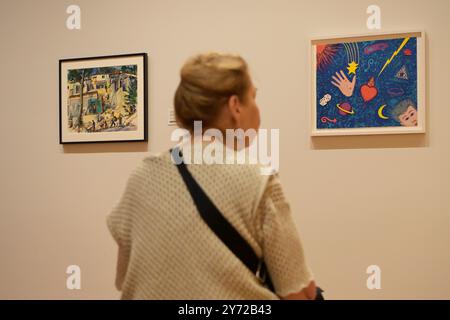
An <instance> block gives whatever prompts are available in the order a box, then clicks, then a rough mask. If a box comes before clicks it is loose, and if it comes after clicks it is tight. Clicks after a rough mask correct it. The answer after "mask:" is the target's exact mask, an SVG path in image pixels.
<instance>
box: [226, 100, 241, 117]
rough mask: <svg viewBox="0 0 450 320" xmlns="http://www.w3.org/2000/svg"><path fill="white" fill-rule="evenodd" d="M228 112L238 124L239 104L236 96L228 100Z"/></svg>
mask: <svg viewBox="0 0 450 320" xmlns="http://www.w3.org/2000/svg"><path fill="white" fill-rule="evenodd" d="M227 107H228V111H229V112H230V115H231V117H232V118H233V120H234V121H235V122H237V123H238V122H239V119H240V116H241V104H240V101H239V97H238V96H237V95H232V96H231V97H230V98H229V99H228V105H227Z"/></svg>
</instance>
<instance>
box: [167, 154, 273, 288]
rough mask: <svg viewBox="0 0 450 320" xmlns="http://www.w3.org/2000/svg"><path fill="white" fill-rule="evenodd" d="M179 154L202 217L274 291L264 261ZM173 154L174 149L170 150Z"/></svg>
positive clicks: (183, 176)
mask: <svg viewBox="0 0 450 320" xmlns="http://www.w3.org/2000/svg"><path fill="white" fill-rule="evenodd" d="M174 151H175V152H178V155H179V159H180V160H181V162H180V163H179V164H177V165H176V167H177V169H178V171H179V173H180V174H181V176H182V178H183V181H184V183H185V184H186V187H187V189H188V190H189V193H190V194H191V197H192V199H193V201H194V203H195V206H196V207H197V210H198V212H199V213H200V216H201V217H202V218H203V220H204V221H205V222H206V224H207V225H208V226H209V227H210V228H211V230H212V231H213V232H214V233H215V234H216V235H217V236H218V237H219V239H220V240H222V242H223V243H224V244H225V245H226V246H227V247H228V248H229V249H230V250H231V252H233V253H234V254H235V255H236V256H237V257H238V258H239V259H240V260H241V261H242V262H243V263H244V264H245V265H246V266H247V268H249V269H250V270H251V271H252V272H253V273H254V274H256V276H257V277H258V278H260V279H261V281H262V282H263V283H265V285H266V286H267V287H268V288H269V289H271V290H273V284H272V281H271V279H270V276H269V274H268V272H267V268H266V265H265V264H264V261H262V260H261V259H259V258H258V256H257V255H256V254H255V252H254V251H253V248H252V247H251V246H250V245H249V244H248V243H247V241H246V240H245V239H244V238H243V237H242V236H241V235H240V234H239V232H237V231H236V229H234V227H233V226H232V225H231V224H230V223H229V222H228V220H227V219H226V218H225V217H224V216H223V215H222V213H221V212H220V211H219V209H217V207H216V206H215V205H214V203H213V202H212V201H211V200H210V199H209V197H208V196H207V195H206V193H205V192H204V191H203V189H202V188H201V187H200V185H199V184H198V183H197V181H195V179H194V177H193V176H192V175H191V173H190V172H189V170H188V169H187V167H186V165H185V164H184V162H183V160H182V159H183V158H182V156H183V155H182V153H181V150H179V149H178V148H177V149H174ZM170 152H171V154H173V152H172V149H170Z"/></svg>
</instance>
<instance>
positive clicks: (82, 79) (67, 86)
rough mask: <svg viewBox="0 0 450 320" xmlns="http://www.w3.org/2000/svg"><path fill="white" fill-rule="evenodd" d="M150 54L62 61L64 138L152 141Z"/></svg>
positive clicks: (76, 140)
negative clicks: (148, 61) (148, 68)
mask: <svg viewBox="0 0 450 320" xmlns="http://www.w3.org/2000/svg"><path fill="white" fill-rule="evenodd" d="M146 74H147V53H131V54H122V55H114V56H101V57H83V58H69V59H61V60H59V96H60V99H59V142H60V144H65V143H92V142H130V141H147V123H148V122H147V84H146V82H147V75H146Z"/></svg>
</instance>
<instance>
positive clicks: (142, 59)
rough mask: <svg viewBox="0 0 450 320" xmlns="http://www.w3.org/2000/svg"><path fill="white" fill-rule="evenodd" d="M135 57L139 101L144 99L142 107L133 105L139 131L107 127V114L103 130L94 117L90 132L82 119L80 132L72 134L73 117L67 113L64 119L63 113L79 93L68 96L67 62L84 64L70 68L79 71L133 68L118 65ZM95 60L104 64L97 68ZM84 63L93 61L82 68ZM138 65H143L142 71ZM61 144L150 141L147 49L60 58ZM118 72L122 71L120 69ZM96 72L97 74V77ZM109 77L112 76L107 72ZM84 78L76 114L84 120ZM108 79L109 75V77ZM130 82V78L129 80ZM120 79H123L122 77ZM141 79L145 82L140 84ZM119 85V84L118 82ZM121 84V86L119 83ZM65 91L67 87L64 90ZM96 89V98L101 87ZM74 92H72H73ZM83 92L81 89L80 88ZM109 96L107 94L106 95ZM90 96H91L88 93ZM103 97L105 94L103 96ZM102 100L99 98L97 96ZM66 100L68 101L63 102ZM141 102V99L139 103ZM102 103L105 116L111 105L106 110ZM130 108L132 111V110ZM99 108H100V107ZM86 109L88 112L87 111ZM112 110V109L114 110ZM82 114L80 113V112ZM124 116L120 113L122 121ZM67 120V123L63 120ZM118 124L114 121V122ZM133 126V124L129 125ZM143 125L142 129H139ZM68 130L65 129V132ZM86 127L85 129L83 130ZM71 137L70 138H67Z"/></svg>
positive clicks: (105, 89)
mask: <svg viewBox="0 0 450 320" xmlns="http://www.w3.org/2000/svg"><path fill="white" fill-rule="evenodd" d="M108 60H110V61H111V63H110V64H109V63H105V62H107V61H108ZM134 60H136V61H137V62H138V63H137V65H136V76H135V77H136V80H135V82H136V96H137V99H138V101H139V102H141V104H142V106H140V105H138V106H134V108H133V107H130V108H131V109H134V113H133V115H134V114H136V118H138V121H139V124H138V125H137V126H136V127H137V128H138V129H137V130H136V131H137V132H136V133H134V132H132V133H130V132H131V130H128V129H129V128H124V127H121V128H120V129H123V131H120V130H119V131H116V130H114V131H111V130H109V132H107V131H108V129H112V127H110V128H108V127H107V123H108V121H107V119H106V115H105V116H104V118H105V119H103V120H104V123H101V124H102V125H105V126H106V127H105V130H104V131H101V130H97V131H96V128H95V127H96V126H95V120H93V122H94V124H93V125H92V126H91V127H90V129H91V131H89V127H86V126H85V125H84V124H83V120H81V121H80V123H77V129H78V128H80V130H81V132H75V133H73V132H72V133H70V132H69V131H68V128H67V126H68V123H69V122H70V117H69V116H67V119H66V118H65V116H64V114H67V113H68V112H69V111H68V110H70V105H69V103H68V101H69V100H68V99H65V98H68V97H75V98H76V96H77V95H76V94H75V95H73V96H69V91H70V90H69V86H68V83H69V80H68V78H69V69H68V67H67V66H68V65H79V66H81V68H75V69H70V71H73V70H75V71H78V70H91V69H100V68H118V67H132V65H121V64H117V62H118V61H134ZM95 61H99V62H100V64H101V66H97V67H92V62H95ZM114 61H117V62H116V63H114ZM83 62H90V64H89V67H83ZM139 66H141V67H142V70H140V68H139ZM58 70H59V143H60V144H63V145H64V144H82V143H109V142H147V141H148V76H147V72H148V54H147V53H145V52H142V53H128V54H119V55H107V56H93V57H81V58H67V59H60V60H59V68H58ZM65 71H67V73H65V74H64V77H65V78H64V77H63V72H65ZM117 72H118V71H115V73H116V74H117ZM119 74H122V73H121V72H120V73H119ZM83 75H84V71H83ZM95 75H97V74H94V76H95ZM108 76H110V75H108ZM127 78H132V74H128V75H127ZM82 79H83V80H82V81H81V83H80V84H79V85H78V90H80V87H82V88H83V90H82V91H83V93H82V94H81V93H80V94H79V96H80V98H79V100H80V110H79V112H78V115H77V117H78V118H80V119H82V118H83V117H86V115H83V111H84V110H83V104H84V103H83V102H81V100H83V101H84V98H85V97H84V94H85V93H84V91H85V90H84V89H85V84H84V77H83V78H82ZM108 79H109V78H108ZM119 79H120V75H119ZM130 81H131V80H130ZM119 82H120V80H119ZM131 82H134V81H131ZM141 82H142V83H141ZM106 83H107V81H105V88H104V92H107V91H108V89H109V88H108V89H107V88H106ZM71 84H72V85H74V84H76V83H71ZM116 85H117V84H116ZM88 86H89V85H86V87H87V88H86V93H87V94H91V93H92V92H90V91H89V87H88ZM119 86H120V85H119ZM120 89H121V88H118V90H117V91H119V90H120ZM63 90H66V91H65V92H64V91H63ZM95 91H96V92H97V97H98V96H99V91H100V90H99V89H97V87H96V89H95ZM72 92H73V91H72ZM80 92H81V90H80ZM140 94H141V95H142V98H141V97H140ZM106 95H108V94H106ZM81 97H83V99H81ZM87 97H88V96H87ZM101 97H102V99H103V96H101ZM97 99H99V98H97ZM63 100H65V101H63ZM98 102H99V101H96V102H95V103H97V104H98ZM137 104H138V102H137ZM100 105H101V111H102V115H104V110H105V111H108V110H112V109H111V108H109V109H106V107H105V109H104V106H103V102H102V101H100ZM131 109H130V110H131ZM97 111H98V110H97ZM86 112H87V111H86ZM112 112H113V111H112ZM80 114H81V115H80ZM97 114H98V113H97ZM97 114H95V116H97ZM112 117H113V119H115V115H114V114H113V116H112ZM139 117H142V119H140V118H139ZM121 119H122V116H120V122H121ZM64 121H67V122H64ZM110 123H111V121H110ZM112 123H114V120H112ZM114 127H115V124H114ZM130 127H133V126H130ZM140 127H141V128H140ZM65 130H66V131H67V132H66V131H65ZM84 130H86V131H84ZM120 132H123V134H121V133H120ZM77 135H79V139H80V140H77ZM120 135H123V136H124V137H121V136H120ZM117 136H119V138H117ZM68 137H69V138H68Z"/></svg>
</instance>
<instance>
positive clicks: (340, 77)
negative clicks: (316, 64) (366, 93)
mask: <svg viewBox="0 0 450 320" xmlns="http://www.w3.org/2000/svg"><path fill="white" fill-rule="evenodd" d="M332 78H333V80H332V81H331V84H332V85H334V86H336V87H338V89H339V90H340V91H341V92H342V94H343V95H344V96H346V97H350V96H351V95H352V94H353V90H354V89H355V83H356V75H354V76H353V79H352V81H351V82H350V81H349V80H348V79H347V77H346V76H345V74H344V72H343V71H342V70H341V74H339V73H337V72H336V76H332Z"/></svg>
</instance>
